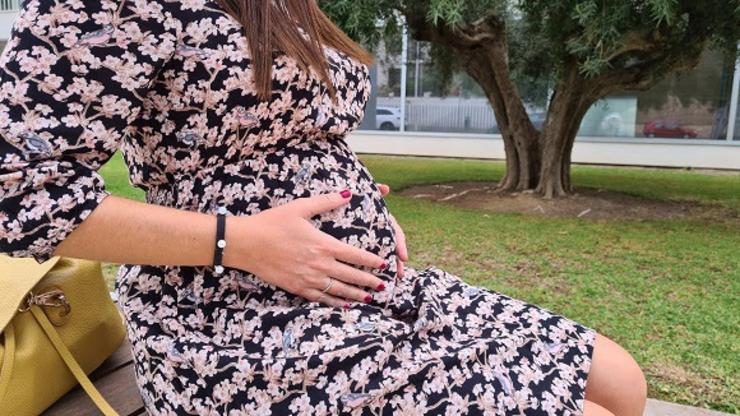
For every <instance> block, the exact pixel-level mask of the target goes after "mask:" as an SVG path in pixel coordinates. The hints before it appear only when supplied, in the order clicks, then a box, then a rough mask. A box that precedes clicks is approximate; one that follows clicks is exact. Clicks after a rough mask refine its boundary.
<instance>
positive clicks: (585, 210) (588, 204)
mask: <svg viewBox="0 0 740 416" xmlns="http://www.w3.org/2000/svg"><path fill="white" fill-rule="evenodd" d="M398 194H400V195H403V196H406V197H410V198H415V199H422V200H429V201H434V202H439V203H445V204H451V205H454V206H458V207H464V208H474V209H480V210H485V211H492V212H500V213H523V214H528V215H534V216H544V217H561V218H563V217H565V218H584V219H630V220H640V219H645V220H655V219H662V220H665V219H669V220H670V219H696V220H707V221H711V222H733V223H740V212H737V211H734V210H730V209H727V208H723V207H719V206H710V205H704V204H699V203H696V202H684V201H657V200H650V199H645V198H640V197H636V196H632V195H627V194H623V193H618V192H611V191H605V190H597V189H589V188H580V189H577V190H576V192H575V193H574V194H573V195H571V196H568V197H565V198H558V199H550V200H546V199H542V198H540V197H538V196H536V195H534V194H532V193H527V192H521V193H514V194H506V193H499V192H496V185H495V184H494V183H486V182H452V183H444V184H432V185H419V186H412V187H410V188H406V189H404V190H402V191H400V192H398Z"/></svg>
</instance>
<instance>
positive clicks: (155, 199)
mask: <svg viewBox="0 0 740 416" xmlns="http://www.w3.org/2000/svg"><path fill="white" fill-rule="evenodd" d="M173 183H174V185H170V186H168V187H167V188H157V189H150V192H148V193H147V199H148V200H149V202H152V203H158V204H163V205H169V206H175V207H177V208H181V209H189V210H195V211H199V212H205V213H215V212H216V211H217V209H218V207H219V206H225V207H226V208H227V210H228V211H229V213H230V214H231V215H253V214H256V213H258V212H260V211H263V210H266V209H270V208H273V207H277V206H280V205H283V204H286V203H289V202H291V201H293V200H295V199H296V198H300V197H308V196H314V195H320V194H324V193H330V192H338V191H341V190H342V189H345V188H346V189H349V190H350V191H351V192H352V198H351V199H350V201H349V203H347V204H345V205H343V206H341V207H339V208H337V209H334V210H331V211H327V212H323V213H320V214H319V215H316V216H315V217H313V218H312V222H313V223H314V225H315V226H316V227H317V228H318V229H320V230H321V231H323V232H325V233H327V234H330V235H332V236H333V237H335V238H337V239H339V240H340V241H343V242H345V243H348V244H350V245H352V246H355V247H358V248H360V249H363V250H367V251H370V252H372V253H374V254H377V255H379V256H381V257H383V258H385V260H386V262H387V263H388V265H389V267H388V268H387V269H386V270H383V271H380V270H375V269H373V270H370V269H369V268H367V269H365V270H367V271H371V272H372V273H375V274H376V275H378V276H379V277H381V278H382V279H385V280H390V279H393V278H395V275H396V261H395V250H396V243H395V232H394V229H393V227H392V223H391V220H390V217H389V212H388V207H387V205H386V203H385V200H384V199H383V197H382V195H381V193H380V190H379V189H378V187H377V184H376V182H375V180H374V178H373V177H372V175H371V174H370V172H369V171H368V170H367V168H366V167H365V166H364V165H363V164H362V162H360V160H359V159H358V158H357V156H356V154H355V153H354V152H352V151H351V149H349V147H348V146H347V144H346V142H345V141H344V140H341V139H334V140H316V141H310V142H299V143H296V144H294V145H292V146H290V147H283V148H279V149H266V150H264V151H260V152H255V153H253V154H250V155H249V156H248V157H247V158H246V159H244V160H242V161H241V162H237V163H234V162H229V163H227V164H225V166H222V167H219V168H217V169H214V170H213V171H212V172H210V173H209V172H198V173H193V174H186V175H182V176H180V177H178V179H177V180H175V181H173Z"/></svg>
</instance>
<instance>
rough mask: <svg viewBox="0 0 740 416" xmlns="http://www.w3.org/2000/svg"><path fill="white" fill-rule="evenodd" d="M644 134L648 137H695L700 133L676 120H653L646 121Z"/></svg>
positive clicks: (643, 129)
mask: <svg viewBox="0 0 740 416" xmlns="http://www.w3.org/2000/svg"><path fill="white" fill-rule="evenodd" d="M642 134H643V135H645V136H646V137H683V138H687V139H688V138H694V137H696V136H698V135H699V133H697V132H696V130H694V129H690V128H688V127H682V126H681V125H679V124H678V123H676V122H675V121H670V120H652V121H648V122H647V123H645V127H643V128H642Z"/></svg>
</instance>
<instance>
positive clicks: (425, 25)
mask: <svg viewBox="0 0 740 416" xmlns="http://www.w3.org/2000/svg"><path fill="white" fill-rule="evenodd" d="M409 22H410V24H411V26H412V27H413V28H414V30H415V37H416V38H417V39H419V40H426V41H431V42H436V43H438V44H440V45H444V46H446V47H448V48H450V50H452V51H453V52H454V53H455V54H456V57H457V58H459V59H460V63H461V64H462V67H463V68H465V70H466V71H467V72H468V74H469V75H470V76H471V77H472V78H473V79H475V80H476V81H477V82H478V84H479V85H480V86H481V88H482V89H483V91H484V92H485V94H486V97H487V98H488V101H489V102H490V103H491V107H492V108H493V112H494V115H495V116H496V121H497V124H498V127H499V130H500V132H501V137H502V139H503V142H504V150H505V152H506V174H505V175H504V177H503V178H502V179H501V181H500V182H499V190H501V191H505V192H513V191H533V192H537V193H538V194H541V195H542V196H544V197H546V198H553V197H560V196H564V195H567V193H568V192H570V191H571V180H570V162H571V157H570V155H571V151H572V149H573V142H574V140H575V137H576V133H577V132H578V128H579V126H580V124H581V120H582V119H583V116H584V115H585V114H586V111H587V110H588V108H589V106H590V105H591V104H592V103H593V102H594V101H595V100H596V99H598V98H599V97H600V95H599V94H598V92H599V91H601V92H604V91H606V89H608V88H613V87H614V85H612V84H610V83H607V84H606V85H609V86H608V87H603V86H599V85H598V84H596V83H593V82H586V80H585V79H584V78H583V77H582V76H581V74H580V72H579V71H578V64H577V62H568V63H565V64H564V65H563V66H562V67H561V69H560V72H559V79H558V81H557V84H556V88H555V92H554V94H553V96H552V100H551V102H550V105H549V108H548V113H547V118H546V120H545V124H544V127H543V130H542V131H541V132H539V131H537V129H535V128H534V126H533V125H532V122H531V120H530V119H529V115H528V114H527V111H526V108H525V107H524V103H523V102H522V99H521V96H520V95H519V91H518V89H517V87H516V85H515V84H514V82H513V79H512V76H511V73H510V71H509V65H508V44H507V39H506V31H505V26H504V22H503V20H501V19H500V18H498V17H496V16H488V17H487V18H484V19H482V20H480V21H478V22H477V23H475V24H474V25H472V26H471V27H469V28H467V29H466V30H457V31H455V30H451V29H450V28H448V27H446V26H444V25H438V26H435V25H431V24H430V23H429V22H428V21H427V20H426V19H423V18H422V17H420V16H416V17H409Z"/></svg>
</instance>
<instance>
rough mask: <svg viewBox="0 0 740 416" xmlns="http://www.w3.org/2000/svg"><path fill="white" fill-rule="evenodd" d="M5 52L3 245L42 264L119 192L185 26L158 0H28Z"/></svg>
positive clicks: (1, 81)
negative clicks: (109, 166)
mask: <svg viewBox="0 0 740 416" xmlns="http://www.w3.org/2000/svg"><path fill="white" fill-rule="evenodd" d="M21 4H22V5H21V10H20V11H19V13H18V15H17V16H16V19H15V20H14V23H13V26H12V29H11V36H10V39H9V41H8V43H7V46H6V48H5V50H3V52H2V55H0V252H3V253H6V254H9V255H11V256H14V257H33V258H34V259H35V260H36V261H37V262H38V263H42V262H44V261H46V260H48V259H49V258H51V257H52V253H53V252H54V250H55V248H56V247H57V245H59V243H61V242H62V241H63V240H64V239H65V237H66V236H67V235H69V234H70V233H71V232H72V231H74V230H75V229H76V228H77V227H78V226H79V225H80V223H81V222H82V221H83V220H84V219H85V218H87V217H88V216H89V215H90V214H91V212H92V211H93V210H94V209H95V208H96V206H97V205H98V204H100V203H101V202H102V200H103V199H104V198H105V197H106V196H108V195H109V194H110V192H109V191H108V190H106V188H105V185H104V182H103V179H102V177H101V176H100V174H99V173H98V172H97V170H98V169H99V168H100V166H101V165H102V164H104V163H105V162H106V161H107V160H108V159H110V157H111V156H112V155H113V154H114V153H115V151H116V150H117V149H118V147H119V144H120V142H121V141H122V139H123V138H124V136H125V135H126V132H127V129H129V128H131V125H132V123H133V121H134V120H135V119H136V117H137V114H139V112H140V110H141V107H142V101H143V97H144V96H145V94H146V91H147V89H148V88H149V86H150V85H151V83H152V82H153V81H154V79H155V78H156V76H157V74H158V73H159V71H160V70H161V69H162V68H163V66H164V65H165V64H166V63H167V62H168V60H169V59H170V58H171V57H172V55H173V53H174V51H175V47H176V44H177V35H178V31H179V29H180V27H179V26H178V24H177V22H176V21H175V20H174V19H173V18H172V16H171V14H170V13H168V12H165V11H164V10H163V9H162V5H161V4H160V2H158V1H157V0H102V1H100V0H98V1H87V0H84V1H83V0H26V1H24V2H21Z"/></svg>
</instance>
